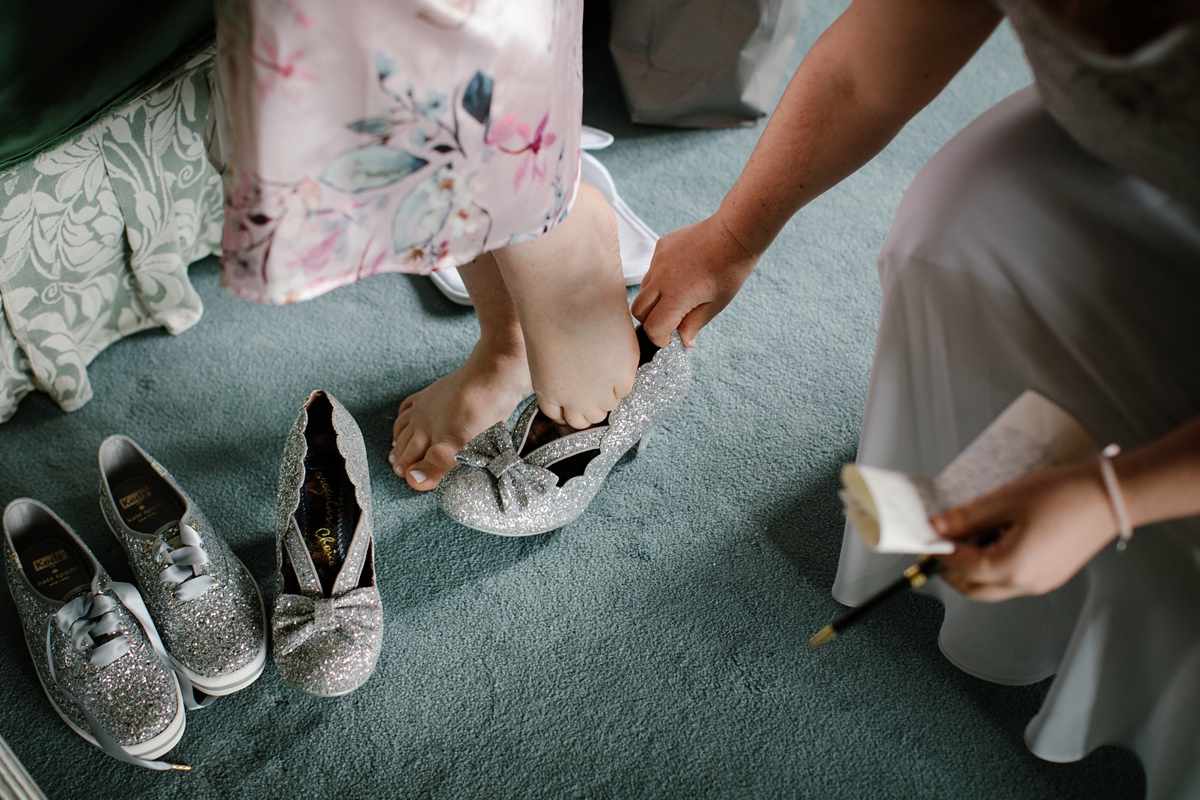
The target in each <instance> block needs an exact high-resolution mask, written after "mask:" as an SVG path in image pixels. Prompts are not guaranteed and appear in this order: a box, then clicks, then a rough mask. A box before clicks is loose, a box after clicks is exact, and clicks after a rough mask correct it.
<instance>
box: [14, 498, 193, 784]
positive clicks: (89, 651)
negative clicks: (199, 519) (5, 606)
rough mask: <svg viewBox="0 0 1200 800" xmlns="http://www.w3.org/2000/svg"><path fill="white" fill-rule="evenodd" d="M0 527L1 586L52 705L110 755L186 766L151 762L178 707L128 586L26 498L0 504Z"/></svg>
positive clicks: (165, 665)
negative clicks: (4, 582)
mask: <svg viewBox="0 0 1200 800" xmlns="http://www.w3.org/2000/svg"><path fill="white" fill-rule="evenodd" d="M3 530H4V536H3V539H4V556H5V557H4V567H5V577H6V578H7V579H8V589H9V591H10V592H11V593H12V596H13V600H14V601H15V603H16V606H17V612H18V615H19V617H20V621H21V628H22V629H23V631H24V633H25V643H26V644H27V645H28V646H29V654H30V656H31V657H32V658H33V663H34V666H35V668H36V669H37V673H38V678H39V679H40V682H41V685H42V689H43V691H45V693H46V697H47V698H49V700H50V704H51V705H52V706H53V707H54V710H55V711H56V712H58V715H59V716H60V717H62V719H63V721H64V722H66V723H67V725H68V726H70V728H71V730H73V731H75V733H77V734H79V735H80V736H82V737H83V738H84V739H86V740H87V741H88V742H90V743H91V744H93V745H95V746H96V747H99V748H100V749H101V750H103V751H104V752H105V753H107V754H108V755H110V756H112V757H113V758H115V759H117V760H119V761H124V762H125V763H127V764H135V765H137V766H139V767H145V768H147V769H153V770H168V769H181V770H186V769H187V767H182V766H177V765H173V764H169V763H166V762H163V761H156V760H154V759H157V758H158V757H159V756H161V755H163V754H164V753H166V752H167V751H168V750H170V749H171V748H172V747H174V746H175V744H176V743H177V742H178V741H179V739H180V737H181V736H183V728H184V704H183V695H182V694H181V692H180V689H179V682H178V681H177V680H176V677H175V673H174V672H173V671H172V669H171V665H170V663H169V659H168V656H167V653H166V651H165V650H164V649H163V645H162V640H161V639H160V638H159V635H158V631H157V629H156V628H155V626H154V621H153V620H152V619H151V618H150V613H149V612H148V611H147V610H146V605H145V603H143V602H142V597H141V595H140V594H138V590H137V589H136V588H135V587H134V586H132V585H131V584H128V583H119V582H117V581H114V580H112V578H110V577H109V576H108V573H106V572H105V571H104V568H103V567H101V566H100V563H99V562H98V561H96V557H95V556H93V555H92V553H91V551H90V550H88V548H87V546H86V545H84V543H83V541H82V540H81V539H80V538H79V537H78V536H76V534H75V532H74V531H73V530H71V529H70V527H68V526H67V524H66V523H65V522H63V521H62V520H61V519H60V518H59V517H58V516H57V515H56V514H55V513H54V512H53V511H51V510H50V509H48V508H46V506H44V505H42V504H41V503H39V502H37V501H36V500H30V499H27V498H23V499H20V500H14V501H12V502H11V503H9V504H8V507H7V508H5V509H4V517H3ZM8 699H9V702H10V703H15V702H19V698H17V697H15V696H13V697H10V698H8ZM0 794H4V792H3V791H0Z"/></svg>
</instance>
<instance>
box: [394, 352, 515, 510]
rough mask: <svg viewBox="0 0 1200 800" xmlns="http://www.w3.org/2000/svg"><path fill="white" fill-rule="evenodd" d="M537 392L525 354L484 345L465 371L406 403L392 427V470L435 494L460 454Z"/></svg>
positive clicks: (442, 381)
mask: <svg viewBox="0 0 1200 800" xmlns="http://www.w3.org/2000/svg"><path fill="white" fill-rule="evenodd" d="M531 391H532V387H531V386H530V381H529V366H528V363H527V362H526V360H525V353H524V352H517V353H511V352H510V353H495V352H492V351H491V348H489V347H488V345H487V344H486V343H485V342H484V341H483V340H480V342H479V343H478V344H477V345H475V349H474V350H472V351H471V355H469V356H467V360H466V361H465V362H464V363H463V365H462V366H461V367H459V368H458V369H456V370H454V371H453V372H451V373H450V374H449V375H444V376H442V377H441V378H439V379H438V380H436V381H434V382H433V383H432V384H430V385H429V386H426V387H425V388H424V389H422V390H421V391H419V392H417V393H416V394H412V395H409V396H408V397H407V398H405V400H404V402H403V403H401V404H400V413H399V415H398V416H397V417H396V423H395V425H394V426H393V427H392V439H393V441H394V442H395V443H394V444H393V445H392V452H391V455H389V456H388V460H389V461H391V462H392V469H393V470H395V472H396V474H397V475H398V476H400V477H403V478H404V479H405V480H407V481H408V485H409V486H411V487H412V488H414V489H416V490H418V491H429V490H430V489H434V488H436V487H437V485H438V481H440V480H441V479H442V476H443V475H445V474H446V473H447V472H449V471H450V470H451V468H453V467H454V454H455V453H457V452H458V451H459V450H461V449H462V447H463V445H465V444H466V443H467V442H469V441H471V439H473V438H475V436H477V435H479V434H480V433H482V432H483V431H485V430H487V429H488V428H489V427H491V426H492V425H494V424H496V423H497V422H501V421H503V420H505V419H508V416H509V415H510V414H512V412H513V409H515V408H516V407H517V404H518V403H520V402H521V401H522V400H523V399H525V398H526V397H528V396H529V393H530V392H531Z"/></svg>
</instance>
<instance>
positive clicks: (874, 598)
mask: <svg viewBox="0 0 1200 800" xmlns="http://www.w3.org/2000/svg"><path fill="white" fill-rule="evenodd" d="M1006 527H1007V526H1001V527H999V528H991V529H989V530H985V531H983V532H981V533H977V534H975V535H974V536H971V537H968V538H966V539H964V540H963V543H964V544H969V545H971V546H973V547H987V546H988V545H990V544H994V543H995V542H996V540H997V539H999V538H1000V536H1001V534H1003V533H1004V530H1005V529H1006ZM941 571H942V562H940V561H938V560H937V557H936V556H932V555H929V554H928V553H926V554H925V555H923V556H921V557H920V558H918V559H917V563H915V564H913V565H912V566H911V567H909V568H908V569H906V570H904V575H903V576H901V577H900V578H897V579H896V581H895V583H892V584H889V585H888V586H886V587H884V588H883V589H882V590H881V591H879V592H877V593H875V594H873V595H871V596H870V597H868V598H867V599H866V600H864V601H863V602H862V603H861V604H859V605H857V606H855V607H854V608H852V609H850V610H849V611H847V612H846V613H845V614H843V615H842V616H840V617H838V618H837V619H835V620H834V621H833V622H831V623H829V624H828V625H826V626H825V627H824V628H821V630H819V631H817V635H816V636H814V637H812V638H811V639H809V640H808V644H809V646H811V647H820V646H821V645H823V644H825V643H826V642H828V641H829V640H830V639H832V638H834V637H835V636H837V635H838V634H839V633H841V632H842V631H844V630H846V628H849V627H850V626H851V625H853V624H854V623H856V622H858V620H859V618H860V617H861V616H862V615H864V614H866V613H867V612H868V611H870V610H871V609H873V608H875V607H876V606H879V605H882V604H883V603H884V602H885V601H887V600H888V599H890V598H891V597H892V596H893V595H895V594H899V593H900V592H902V591H904V590H905V589H920V588H921V587H922V586H924V585H925V584H926V583H928V582H929V579H930V578H932V577H934V576H935V575H937V574H938V573H939V572H941Z"/></svg>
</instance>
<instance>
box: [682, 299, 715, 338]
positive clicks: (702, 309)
mask: <svg viewBox="0 0 1200 800" xmlns="http://www.w3.org/2000/svg"><path fill="white" fill-rule="evenodd" d="M716 315H717V307H716V305H715V304H714V303H701V304H700V305H698V306H696V307H695V308H693V309H692V310H691V311H689V312H688V313H687V316H685V317H684V318H683V319H682V320H681V321H680V323H679V338H680V339H683V343H684V344H685V345H687V346H688V347H695V346H696V334H698V333H700V329H701V328H703V327H704V326H705V325H707V324H708V323H710V322H712V320H713V317H715V316H716Z"/></svg>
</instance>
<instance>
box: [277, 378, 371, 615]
mask: <svg viewBox="0 0 1200 800" xmlns="http://www.w3.org/2000/svg"><path fill="white" fill-rule="evenodd" d="M323 399H324V398H320V397H319V398H317V400H314V402H313V406H312V407H311V408H310V409H309V420H310V422H309V426H308V428H307V430H306V431H305V438H306V439H307V441H308V455H307V456H306V458H305V460H304V486H303V487H301V490H300V504H299V506H297V508H296V524H297V526H298V527H299V528H300V535H301V538H303V539H304V545H305V547H306V548H307V549H308V554H309V556H310V557H311V558H312V562H313V566H314V567H316V570H317V577H318V578H319V579H320V581H321V588H322V590H323V591H324V593H325V596H326V597H328V596H330V595H331V593H332V592H333V584H334V582H335V581H336V580H337V576H338V573H339V572H340V571H341V569H342V562H344V561H345V559H346V552H347V551H348V550H349V548H350V540H351V539H352V538H353V537H354V529H355V527H356V526H357V525H358V517H359V508H358V501H357V500H356V499H355V496H354V484H353V483H352V482H351V481H350V478H349V477H348V476H347V475H346V459H345V458H343V457H342V454H341V452H340V451H339V450H338V449H337V442H336V437H337V434H336V433H335V432H334V431H333V425H332V420H331V418H330V414H331V413H332V407H329V406H328V402H327V401H326V402H325V403H323V404H322V405H324V406H326V408H325V409H321V408H319V407H318V402H319V401H321V400H323ZM322 411H324V412H325V413H324V414H322V413H321V412H322ZM288 566H289V567H290V566H291V564H290V562H289V564H288Z"/></svg>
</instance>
